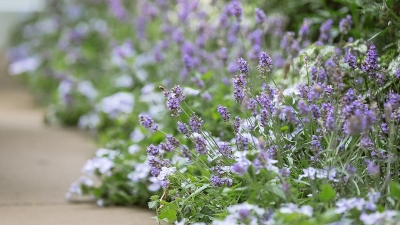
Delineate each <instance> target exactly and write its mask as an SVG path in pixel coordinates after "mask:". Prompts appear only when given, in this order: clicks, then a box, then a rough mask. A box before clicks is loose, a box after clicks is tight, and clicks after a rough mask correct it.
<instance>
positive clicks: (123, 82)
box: [114, 74, 133, 88]
mask: <svg viewBox="0 0 400 225" xmlns="http://www.w3.org/2000/svg"><path fill="white" fill-rule="evenodd" d="M114 84H115V87H120V88H129V87H132V85H133V79H132V77H131V76H129V75H127V74H124V75H122V76H119V77H117V78H116V79H115V81H114Z"/></svg>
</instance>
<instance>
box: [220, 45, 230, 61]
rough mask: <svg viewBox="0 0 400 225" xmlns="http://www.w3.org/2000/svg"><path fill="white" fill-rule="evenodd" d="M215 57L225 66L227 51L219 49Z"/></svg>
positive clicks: (227, 56)
mask: <svg viewBox="0 0 400 225" xmlns="http://www.w3.org/2000/svg"><path fill="white" fill-rule="evenodd" d="M217 56H218V58H220V59H221V60H222V62H223V63H224V64H225V63H226V61H228V58H229V55H228V50H227V49H226V48H224V47H223V48H220V49H219V50H218V51H217Z"/></svg>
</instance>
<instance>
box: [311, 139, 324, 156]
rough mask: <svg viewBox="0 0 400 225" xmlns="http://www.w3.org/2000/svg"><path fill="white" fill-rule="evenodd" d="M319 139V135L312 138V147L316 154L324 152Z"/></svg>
mask: <svg viewBox="0 0 400 225" xmlns="http://www.w3.org/2000/svg"><path fill="white" fill-rule="evenodd" d="M319 138H320V137H318V136H317V135H312V137H311V147H312V149H313V150H314V151H315V152H319V151H322V146H321V142H320V141H319Z"/></svg>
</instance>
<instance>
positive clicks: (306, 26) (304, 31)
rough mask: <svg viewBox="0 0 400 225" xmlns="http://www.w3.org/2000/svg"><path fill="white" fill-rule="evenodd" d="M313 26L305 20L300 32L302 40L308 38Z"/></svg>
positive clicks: (308, 20) (309, 21)
mask: <svg viewBox="0 0 400 225" xmlns="http://www.w3.org/2000/svg"><path fill="white" fill-rule="evenodd" d="M311 25H312V21H311V20H310V19H308V18H304V19H303V24H302V25H301V27H300V30H299V35H298V36H299V37H300V39H301V40H304V39H306V38H307V36H308V33H309V32H310V26H311Z"/></svg>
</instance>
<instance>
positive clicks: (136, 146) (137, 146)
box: [128, 145, 140, 155]
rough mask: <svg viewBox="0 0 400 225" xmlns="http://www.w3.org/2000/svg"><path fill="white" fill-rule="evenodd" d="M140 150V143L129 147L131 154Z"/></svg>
mask: <svg viewBox="0 0 400 225" xmlns="http://www.w3.org/2000/svg"><path fill="white" fill-rule="evenodd" d="M139 150H140V146H139V145H131V146H129V147H128V152H129V154H132V155H133V154H135V153H137V152H138V151H139Z"/></svg>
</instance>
